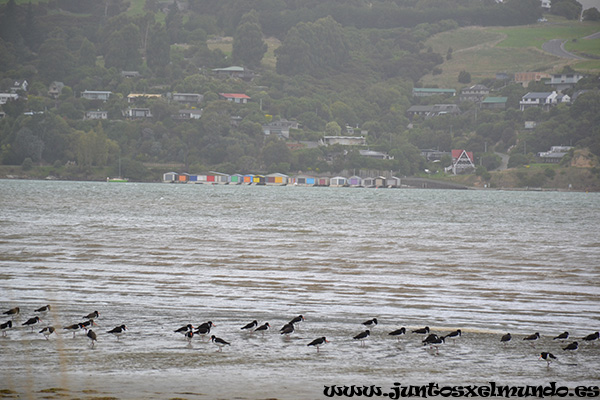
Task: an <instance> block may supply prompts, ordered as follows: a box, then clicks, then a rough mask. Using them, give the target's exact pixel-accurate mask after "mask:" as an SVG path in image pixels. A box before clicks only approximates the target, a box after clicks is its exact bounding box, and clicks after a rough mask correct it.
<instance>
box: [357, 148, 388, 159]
mask: <svg viewBox="0 0 600 400" xmlns="http://www.w3.org/2000/svg"><path fill="white" fill-rule="evenodd" d="M358 153H359V154H360V155H361V156H363V157H369V158H375V159H377V160H393V159H394V157H392V156H390V155H389V154H387V153H382V152H381V151H374V150H359V151H358Z"/></svg>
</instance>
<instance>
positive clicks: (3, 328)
mask: <svg viewBox="0 0 600 400" xmlns="http://www.w3.org/2000/svg"><path fill="white" fill-rule="evenodd" d="M10 328H12V321H11V320H8V321H6V322H5V323H3V324H2V325H0V330H1V331H2V336H6V331H7V330H9V329H10Z"/></svg>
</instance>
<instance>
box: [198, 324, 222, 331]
mask: <svg viewBox="0 0 600 400" xmlns="http://www.w3.org/2000/svg"><path fill="white" fill-rule="evenodd" d="M213 326H217V325H215V324H213V322H212V321H208V322H203V323H201V324H200V325H198V329H208V331H209V332H210V328H212V327H213Z"/></svg>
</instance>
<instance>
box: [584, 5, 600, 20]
mask: <svg viewBox="0 0 600 400" xmlns="http://www.w3.org/2000/svg"><path fill="white" fill-rule="evenodd" d="M582 16H583V20H584V21H600V11H598V9H597V8H596V7H592V8H588V9H587V10H585V11H584V12H583V15H582Z"/></svg>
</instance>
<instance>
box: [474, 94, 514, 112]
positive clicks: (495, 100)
mask: <svg viewBox="0 0 600 400" xmlns="http://www.w3.org/2000/svg"><path fill="white" fill-rule="evenodd" d="M507 101H508V97H486V98H485V99H483V101H482V102H481V103H480V104H479V106H480V107H481V109H482V110H504V109H505V108H506V102H507Z"/></svg>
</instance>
